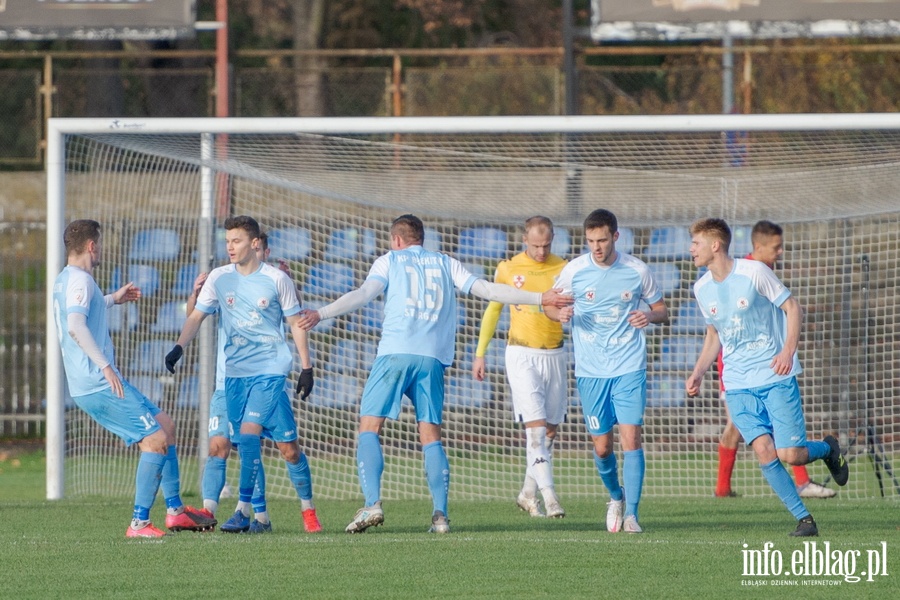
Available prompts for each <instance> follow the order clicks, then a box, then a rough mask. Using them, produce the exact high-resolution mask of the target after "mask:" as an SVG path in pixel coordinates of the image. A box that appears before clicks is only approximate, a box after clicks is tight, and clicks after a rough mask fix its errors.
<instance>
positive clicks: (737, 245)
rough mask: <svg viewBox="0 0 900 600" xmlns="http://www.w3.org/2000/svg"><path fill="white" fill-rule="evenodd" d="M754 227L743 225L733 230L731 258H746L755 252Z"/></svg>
mask: <svg viewBox="0 0 900 600" xmlns="http://www.w3.org/2000/svg"><path fill="white" fill-rule="evenodd" d="M752 233H753V227H751V226H749V225H742V226H738V227H735V228H734V229H732V230H731V248H730V250H731V256H733V257H734V258H744V257H745V256H747V255H748V254H750V253H751V252H753V240H752V239H751V237H752V235H751V234H752Z"/></svg>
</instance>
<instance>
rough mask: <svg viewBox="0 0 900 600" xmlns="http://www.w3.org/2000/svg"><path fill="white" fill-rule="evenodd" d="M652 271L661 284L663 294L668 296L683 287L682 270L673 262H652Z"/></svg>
mask: <svg viewBox="0 0 900 600" xmlns="http://www.w3.org/2000/svg"><path fill="white" fill-rule="evenodd" d="M649 266H650V273H652V274H653V278H654V279H655V280H656V285H658V286H659V291H661V292H662V294H663V296H668V295H669V294H672V293H674V292H677V291H678V290H679V289H681V270H680V269H679V268H678V267H677V266H676V265H674V264H672V263H666V262H662V263H651V264H650V265H649Z"/></svg>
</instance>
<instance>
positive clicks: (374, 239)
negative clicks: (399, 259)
mask: <svg viewBox="0 0 900 600" xmlns="http://www.w3.org/2000/svg"><path fill="white" fill-rule="evenodd" d="M362 253H363V256H369V257H372V256H375V255H376V254H378V234H377V233H375V232H374V231H372V230H371V229H363V232H362Z"/></svg>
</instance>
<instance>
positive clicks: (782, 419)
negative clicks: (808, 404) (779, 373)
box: [725, 377, 806, 448]
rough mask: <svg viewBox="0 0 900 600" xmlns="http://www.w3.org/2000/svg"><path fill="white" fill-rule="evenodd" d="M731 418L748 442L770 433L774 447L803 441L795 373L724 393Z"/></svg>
mask: <svg viewBox="0 0 900 600" xmlns="http://www.w3.org/2000/svg"><path fill="white" fill-rule="evenodd" d="M725 401H726V402H727V403H728V412H729V414H730V415H731V422H732V423H734V426H735V427H737V429H738V431H740V432H741V435H742V436H743V437H744V441H745V442H747V444H750V443H752V442H753V440H755V439H756V438H758V437H759V436H761V435H771V436H772V437H773V438H774V440H775V447H776V448H794V447H797V446H803V445H805V444H806V419H805V418H804V416H803V406H802V405H801V402H800V386H799V385H797V378H796V377H788V378H787V379H782V380H781V381H777V382H775V383H770V384H767V385H762V386H759V387H755V388H748V389H743V390H728V393H727V394H726V395H725Z"/></svg>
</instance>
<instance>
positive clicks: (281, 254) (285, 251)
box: [268, 227, 312, 260]
mask: <svg viewBox="0 0 900 600" xmlns="http://www.w3.org/2000/svg"><path fill="white" fill-rule="evenodd" d="M268 235H269V250H271V255H270V256H271V257H272V259H273V260H277V259H279V258H281V259H284V260H304V259H306V258H307V257H308V256H309V253H310V252H311V251H312V241H311V236H310V234H309V230H308V229H306V228H304V227H285V228H284V229H270V230H269V232H268Z"/></svg>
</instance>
